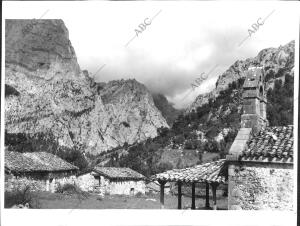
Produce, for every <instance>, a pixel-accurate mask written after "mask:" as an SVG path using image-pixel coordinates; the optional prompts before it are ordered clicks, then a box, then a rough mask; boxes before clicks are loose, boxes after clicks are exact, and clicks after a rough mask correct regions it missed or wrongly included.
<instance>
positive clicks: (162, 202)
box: [159, 181, 166, 209]
mask: <svg viewBox="0 0 300 226" xmlns="http://www.w3.org/2000/svg"><path fill="white" fill-rule="evenodd" d="M165 183H166V182H163V181H159V184H160V208H161V209H164V208H165Z"/></svg>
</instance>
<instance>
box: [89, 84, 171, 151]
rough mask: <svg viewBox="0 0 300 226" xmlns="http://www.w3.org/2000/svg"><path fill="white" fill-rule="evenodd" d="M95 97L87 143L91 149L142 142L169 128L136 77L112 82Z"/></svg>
mask: <svg viewBox="0 0 300 226" xmlns="http://www.w3.org/2000/svg"><path fill="white" fill-rule="evenodd" d="M96 98H97V100H96V102H95V103H96V104H95V109H94V110H93V111H92V112H91V114H90V116H91V122H92V125H91V135H90V136H89V143H88V145H89V146H90V147H91V148H92V149H93V150H97V149H99V148H100V149H104V148H105V146H107V145H109V146H111V147H116V146H118V145H123V144H124V143H125V142H127V143H128V144H132V143H134V142H137V141H143V140H145V139H146V138H148V137H155V136H157V128H160V127H168V125H167V123H166V121H165V119H164V118H163V117H162V115H161V113H160V112H159V111H158V109H157V108H156V107H155V105H154V102H153V99H152V96H151V94H150V93H149V91H148V90H147V89H146V87H145V86H144V85H142V84H140V83H138V82H137V81H136V80H135V79H129V80H123V79H122V80H120V81H111V82H109V83H107V84H106V85H105V86H103V88H102V89H101V90H100V93H99V95H97V97H96Z"/></svg>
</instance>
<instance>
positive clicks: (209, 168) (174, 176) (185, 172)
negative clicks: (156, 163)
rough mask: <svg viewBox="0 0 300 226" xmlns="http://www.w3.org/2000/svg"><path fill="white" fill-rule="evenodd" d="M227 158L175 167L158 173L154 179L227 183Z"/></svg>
mask: <svg viewBox="0 0 300 226" xmlns="http://www.w3.org/2000/svg"><path fill="white" fill-rule="evenodd" d="M225 164H226V163H225V159H221V160H218V161H214V162H209V163H205V164H201V165H197V166H194V167H190V168H186V169H173V170H169V171H166V172H164V173H159V174H156V175H155V176H153V177H152V179H153V180H158V181H169V182H208V183H213V182H217V183H225V181H226V180H227V168H226V165H225Z"/></svg>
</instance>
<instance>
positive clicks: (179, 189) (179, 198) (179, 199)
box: [177, 182, 182, 209]
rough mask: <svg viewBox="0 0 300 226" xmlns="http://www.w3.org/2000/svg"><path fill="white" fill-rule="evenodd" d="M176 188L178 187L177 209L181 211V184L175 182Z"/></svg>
mask: <svg viewBox="0 0 300 226" xmlns="http://www.w3.org/2000/svg"><path fill="white" fill-rule="evenodd" d="M177 187H178V209H181V196H182V193H181V182H177Z"/></svg>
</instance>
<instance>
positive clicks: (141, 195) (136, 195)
mask: <svg viewBox="0 0 300 226" xmlns="http://www.w3.org/2000/svg"><path fill="white" fill-rule="evenodd" d="M135 197H137V198H142V197H144V194H143V193H142V192H140V191H139V192H138V193H136V194H135Z"/></svg>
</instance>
